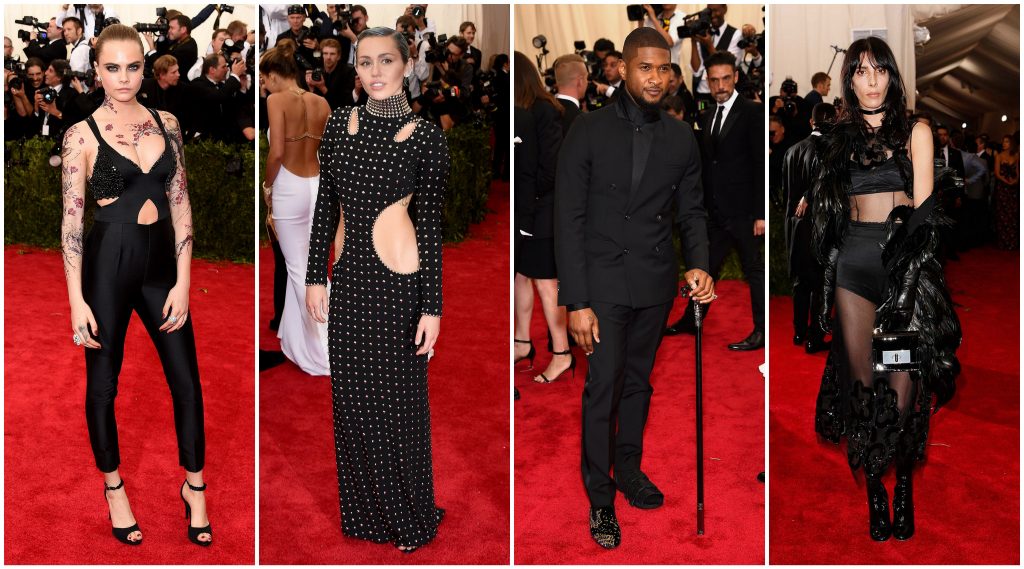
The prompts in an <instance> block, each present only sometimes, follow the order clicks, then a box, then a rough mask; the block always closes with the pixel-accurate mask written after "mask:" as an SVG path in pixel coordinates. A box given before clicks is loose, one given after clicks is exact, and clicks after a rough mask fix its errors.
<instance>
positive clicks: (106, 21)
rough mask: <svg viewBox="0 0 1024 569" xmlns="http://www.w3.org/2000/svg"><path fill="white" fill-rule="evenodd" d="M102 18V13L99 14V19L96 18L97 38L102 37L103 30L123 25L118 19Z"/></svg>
mask: <svg viewBox="0 0 1024 569" xmlns="http://www.w3.org/2000/svg"><path fill="white" fill-rule="evenodd" d="M102 16H103V14H102V13H100V14H97V17H96V32H95V36H96V37H100V34H102V33H103V29H104V28H106V27H107V26H113V25H114V24H120V23H121V20H119V19H117V18H104V17H102Z"/></svg>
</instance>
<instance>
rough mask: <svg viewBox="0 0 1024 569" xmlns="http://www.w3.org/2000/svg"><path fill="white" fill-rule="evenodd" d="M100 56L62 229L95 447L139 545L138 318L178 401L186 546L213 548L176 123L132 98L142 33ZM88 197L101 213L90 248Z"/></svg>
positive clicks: (102, 46) (99, 47) (121, 524)
mask: <svg viewBox="0 0 1024 569" xmlns="http://www.w3.org/2000/svg"><path fill="white" fill-rule="evenodd" d="M95 49H96V73H97V74H98V75H99V76H100V79H101V81H102V84H103V86H104V90H105V93H106V98H105V100H104V102H103V105H102V106H101V107H100V108H99V109H97V110H96V111H95V112H94V113H93V114H92V115H91V116H89V118H88V119H86V120H85V121H82V122H80V123H77V124H75V125H73V126H72V127H70V128H69V129H68V130H67V132H66V133H65V136H64V145H63V166H62V192H63V197H64V210H63V222H62V227H61V233H62V235H61V242H62V245H63V251H64V271H65V274H66V277H67V284H68V297H69V300H70V302H71V325H72V328H73V337H72V339H73V340H74V342H75V343H76V344H78V345H84V346H85V348H86V350H85V363H86V401H85V408H86V422H87V425H88V429H89V440H90V443H91V445H92V450H93V455H94V457H95V460H96V466H97V468H99V470H100V472H102V473H103V484H104V496H105V498H106V500H107V505H108V507H109V511H110V519H111V524H112V526H113V534H114V537H116V538H117V539H118V540H120V541H121V542H123V543H126V544H129V545H139V544H141V543H142V532H141V531H140V530H139V525H138V523H136V520H135V517H134V516H133V515H132V511H131V508H130V506H129V504H128V497H127V494H126V493H125V492H126V490H125V487H124V481H123V480H122V479H121V476H120V473H119V472H118V466H119V464H120V462H121V458H120V453H119V451H118V438H117V425H116V423H115V421H114V398H115V396H116V395H117V382H118V375H119V374H120V371H121V362H122V360H123V359H124V352H125V350H124V347H125V346H124V342H125V334H126V332H127V330H128V322H129V320H130V318H131V313H132V312H133V311H134V312H136V313H138V315H139V317H140V319H141V320H142V322H143V324H144V325H145V327H146V330H147V331H148V332H149V336H150V338H151V339H152V341H153V343H154V345H155V346H156V349H157V352H158V354H159V356H160V361H161V363H162V365H163V370H164V374H165V376H166V379H167V383H168V385H169V386H170V390H171V396H172V398H173V400H174V425H175V429H176V431H177V441H178V460H179V463H180V464H181V466H182V467H184V469H185V483H184V484H183V485H182V488H181V498H182V501H183V502H184V503H185V513H186V516H189V517H190V522H189V527H188V537H189V539H190V540H191V541H193V542H194V543H196V544H198V545H204V546H206V545H209V544H210V541H211V539H212V533H211V530H210V525H209V520H208V519H207V516H206V499H205V496H204V494H203V491H204V490H205V489H206V485H205V484H204V483H203V463H204V454H205V438H204V428H203V398H202V390H201V387H200V384H199V369H198V363H197V360H196V348H195V339H194V337H193V333H192V324H191V321H190V319H189V312H188V303H189V277H190V273H189V271H190V265H191V259H192V212H191V209H190V205H189V198H188V190H187V187H186V180H185V166H184V154H183V151H182V139H181V129H180V126H179V124H178V121H177V119H175V118H174V116H173V115H171V114H169V113H165V112H162V111H153V110H148V109H146V108H145V107H143V106H142V105H141V104H140V103H138V102H137V101H136V98H135V96H136V93H137V92H138V90H139V87H140V85H141V84H142V70H143V66H144V55H143V48H142V42H141V41H140V40H139V35H138V33H137V32H136V31H135V30H133V29H132V28H130V27H128V26H123V25H120V24H118V25H112V26H108V27H106V28H105V29H104V30H103V33H102V34H100V37H99V40H98V42H97V43H96V48H95ZM87 194H88V195H87ZM86 199H93V200H95V201H96V203H97V205H98V206H99V207H98V208H97V210H96V215H95V222H94V224H93V225H92V227H91V229H90V230H89V235H88V237H86V238H84V239H83V220H84V211H85V201H86Z"/></svg>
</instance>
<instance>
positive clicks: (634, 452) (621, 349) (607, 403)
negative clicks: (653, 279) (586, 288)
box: [582, 302, 672, 507]
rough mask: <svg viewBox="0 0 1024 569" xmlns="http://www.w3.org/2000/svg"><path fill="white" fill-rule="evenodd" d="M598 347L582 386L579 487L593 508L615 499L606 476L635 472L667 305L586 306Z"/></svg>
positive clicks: (668, 308) (602, 304)
mask: <svg viewBox="0 0 1024 569" xmlns="http://www.w3.org/2000/svg"><path fill="white" fill-rule="evenodd" d="M591 308H592V309H593V310H594V314H595V315H596V316H597V322H598V326H599V327H600V338H601V342H600V343H595V344H594V353H593V354H591V355H590V357H589V360H588V361H589V371H588V372H587V383H586V386H585V387H584V388H583V460H582V471H583V484H584V485H585V486H586V489H587V496H588V497H589V498H590V505H591V506H594V507H603V506H610V505H612V504H613V503H614V501H615V482H614V480H613V479H612V477H611V476H610V474H609V472H610V470H611V468H612V466H613V465H614V466H615V469H616V471H618V472H623V471H625V470H634V469H638V468H640V459H641V457H642V455H643V446H644V425H646V424H647V410H648V408H649V407H650V404H651V394H652V393H653V392H654V389H653V388H652V387H651V369H653V367H654V356H655V354H656V353H657V351H658V344H660V343H661V331H662V329H663V328H664V327H665V320H666V319H667V318H668V313H669V310H670V309H671V308H672V303H671V302H667V303H665V304H659V305H657V306H651V307H648V308H630V307H628V306H621V305H617V304H608V303H602V302H594V303H591Z"/></svg>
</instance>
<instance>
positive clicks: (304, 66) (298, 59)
mask: <svg viewBox="0 0 1024 569" xmlns="http://www.w3.org/2000/svg"><path fill="white" fill-rule="evenodd" d="M295 64H296V65H298V66H299V70H300V71H302V74H303V75H305V74H306V72H307V71H312V70H313V64H312V63H310V62H309V60H308V59H306V58H305V57H303V56H302V54H301V53H299V52H297V51H296V52H295Z"/></svg>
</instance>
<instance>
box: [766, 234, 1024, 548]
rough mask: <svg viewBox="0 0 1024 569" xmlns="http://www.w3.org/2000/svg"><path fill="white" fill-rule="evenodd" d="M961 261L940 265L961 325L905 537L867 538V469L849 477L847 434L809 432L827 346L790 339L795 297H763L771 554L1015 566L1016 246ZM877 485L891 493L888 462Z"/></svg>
mask: <svg viewBox="0 0 1024 569" xmlns="http://www.w3.org/2000/svg"><path fill="white" fill-rule="evenodd" d="M961 259H962V260H960V261H955V262H950V263H949V264H948V265H947V267H946V275H947V278H948V281H949V286H950V290H951V291H952V293H953V300H954V302H956V303H957V304H958V306H957V308H956V311H957V314H958V315H959V316H960V321H961V324H962V325H963V333H964V339H963V344H962V345H961V347H960V349H959V351H958V352H957V355H958V356H959V358H960V363H961V364H962V365H963V372H962V374H961V375H960V377H959V378H957V394H956V396H955V397H954V399H953V401H952V402H951V403H950V404H949V405H948V406H947V407H945V408H943V409H942V410H941V411H939V413H938V414H937V415H935V416H934V417H933V418H932V422H931V432H930V435H929V439H928V442H929V448H928V451H927V456H926V461H925V463H924V465H922V466H921V467H920V469H919V470H918V471H916V472H915V473H914V504H915V515H916V526H917V531H916V533H915V534H914V537H913V538H911V539H910V540H908V541H906V542H899V541H896V540H895V539H890V540H889V541H887V542H884V543H876V542H873V541H871V539H870V538H869V537H868V522H867V517H868V516H867V497H866V491H865V489H864V484H863V475H862V474H860V473H858V478H857V483H856V484H855V483H854V478H853V477H852V476H851V475H850V468H849V466H847V463H846V447H845V444H844V445H843V446H841V447H836V446H835V445H833V444H832V443H828V442H818V441H817V439H816V437H815V433H814V401H815V397H816V396H817V392H818V386H819V384H820V381H821V371H822V368H823V367H824V364H825V355H824V353H821V354H815V355H814V356H808V355H806V354H805V353H804V352H803V350H802V349H800V348H797V347H796V346H794V345H793V343H792V341H791V338H792V335H793V326H792V324H791V322H792V314H793V312H792V308H791V306H792V305H791V301H790V299H789V298H788V297H776V298H772V299H771V302H770V312H769V314H770V318H771V322H772V326H771V374H770V375H771V390H770V401H771V405H770V414H771V427H770V429H771V443H770V444H771V471H770V473H769V484H770V487H769V491H770V494H771V498H770V500H771V505H770V512H771V526H770V527H771V536H770V538H769V539H770V541H769V543H770V549H771V554H770V562H771V563H773V564H775V563H778V564H818V563H849V564H878V565H889V564H903V563H913V564H961V563H962V564H967V563H970V564H981V565H984V564H993V565H995V564H1007V565H1016V564H1018V562H1019V560H1020V556H1019V551H1020V549H1019V548H1020V533H1019V529H1020V513H1019V503H1020V493H1019V491H1020V465H1019V462H1018V459H1019V456H1020V439H1019V425H1020V415H1019V407H1018V405H1019V401H1020V387H1019V380H1020V366H1019V362H1020V351H1019V347H1020V329H1019V314H1020V302H1019V294H1020V288H1019V284H1020V283H1019V276H1018V275H1019V272H1018V271H1019V256H1018V253H1016V252H1005V251H996V250H994V249H978V250H974V251H971V252H969V253H961ZM885 483H886V487H887V488H888V489H889V490H890V491H891V489H892V484H893V474H892V470H891V469H890V472H889V475H888V476H887V477H886V479H885Z"/></svg>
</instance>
